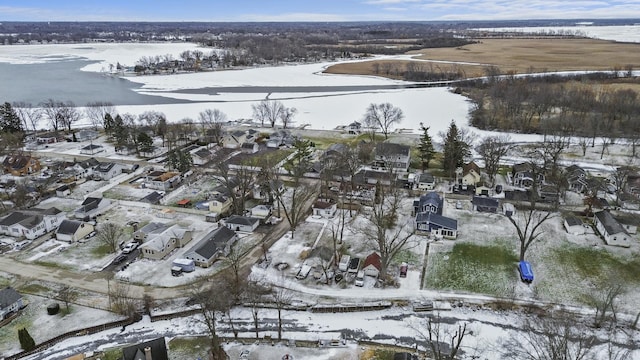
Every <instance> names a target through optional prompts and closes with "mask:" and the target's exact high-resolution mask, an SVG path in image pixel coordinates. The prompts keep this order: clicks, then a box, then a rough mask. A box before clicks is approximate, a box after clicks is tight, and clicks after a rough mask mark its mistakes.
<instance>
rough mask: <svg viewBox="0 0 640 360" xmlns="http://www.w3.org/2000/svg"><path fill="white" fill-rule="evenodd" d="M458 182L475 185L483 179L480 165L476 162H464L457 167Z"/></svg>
mask: <svg viewBox="0 0 640 360" xmlns="http://www.w3.org/2000/svg"><path fill="white" fill-rule="evenodd" d="M456 179H457V183H458V184H460V185H474V186H475V184H476V183H478V182H480V180H482V176H481V172H480V167H479V166H478V165H477V164H476V163H475V162H473V161H472V162H470V163H468V164H464V165H463V166H462V167H460V168H457V169H456Z"/></svg>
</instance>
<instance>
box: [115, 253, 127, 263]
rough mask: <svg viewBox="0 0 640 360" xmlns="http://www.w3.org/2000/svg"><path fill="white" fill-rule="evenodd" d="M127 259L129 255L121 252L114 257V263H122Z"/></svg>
mask: <svg viewBox="0 0 640 360" xmlns="http://www.w3.org/2000/svg"><path fill="white" fill-rule="evenodd" d="M125 260H127V255H125V254H120V255H118V256H116V258H115V259H113V264H114V265H119V264H122V262H123V261H125Z"/></svg>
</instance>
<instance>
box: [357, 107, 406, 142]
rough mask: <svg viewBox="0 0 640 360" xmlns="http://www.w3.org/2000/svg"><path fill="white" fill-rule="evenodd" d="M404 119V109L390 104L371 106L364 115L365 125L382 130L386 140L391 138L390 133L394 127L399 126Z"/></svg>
mask: <svg viewBox="0 0 640 360" xmlns="http://www.w3.org/2000/svg"><path fill="white" fill-rule="evenodd" d="M402 119H404V114H403V113H402V109H400V108H397V107H395V106H393V105H391V104H390V103H382V104H370V105H369V107H368V108H367V110H366V112H365V114H364V121H363V122H364V124H365V126H367V127H371V128H374V129H380V130H381V131H382V133H383V134H384V138H385V139H387V138H388V137H389V132H390V131H391V128H392V127H393V126H394V125H397V124H399V123H400V122H401V121H402Z"/></svg>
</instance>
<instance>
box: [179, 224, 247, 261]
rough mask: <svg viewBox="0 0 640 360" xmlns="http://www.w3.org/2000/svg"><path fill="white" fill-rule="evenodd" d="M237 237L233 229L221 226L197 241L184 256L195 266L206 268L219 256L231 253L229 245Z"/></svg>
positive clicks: (231, 244)
mask: <svg viewBox="0 0 640 360" xmlns="http://www.w3.org/2000/svg"><path fill="white" fill-rule="evenodd" d="M237 239H238V235H237V234H236V232H235V231H233V230H230V229H229V228H228V227H226V226H221V227H219V228H217V229H215V230H213V231H211V232H209V233H208V234H207V235H205V237H204V238H203V239H202V240H200V241H198V243H197V244H195V245H194V246H193V247H192V248H191V249H190V250H189V251H188V252H187V253H185V255H184V257H185V258H186V259H189V260H193V261H194V262H195V263H196V265H197V266H200V267H204V268H207V267H209V266H211V265H212V264H213V263H214V262H215V261H216V260H218V259H219V258H221V257H224V256H228V255H229V254H230V253H231V246H233V243H235V241H236V240H237Z"/></svg>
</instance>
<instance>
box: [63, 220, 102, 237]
mask: <svg viewBox="0 0 640 360" xmlns="http://www.w3.org/2000/svg"><path fill="white" fill-rule="evenodd" d="M94 230H95V229H94V227H93V225H91V224H89V223H85V222H82V221H77V220H63V221H62V222H61V223H60V225H59V226H58V229H57V230H56V239H58V240H60V241H66V242H70V243H72V242H76V241H78V240H80V239H83V238H84V237H85V236H87V235H89V234H90V233H91V232H92V231H94Z"/></svg>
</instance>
